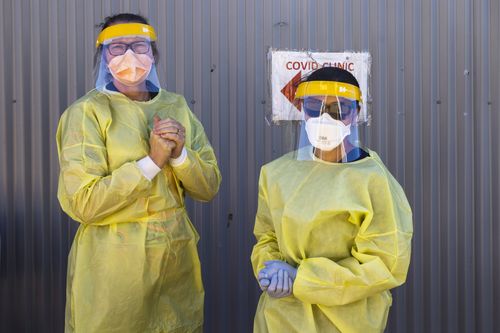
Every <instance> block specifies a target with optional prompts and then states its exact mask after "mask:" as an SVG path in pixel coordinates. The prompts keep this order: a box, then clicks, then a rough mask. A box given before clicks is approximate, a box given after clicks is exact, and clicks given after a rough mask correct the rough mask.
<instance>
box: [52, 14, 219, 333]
mask: <svg viewBox="0 0 500 333" xmlns="http://www.w3.org/2000/svg"><path fill="white" fill-rule="evenodd" d="M155 41H156V34H155V31H154V29H153V27H151V26H150V25H149V24H148V22H147V21H146V20H145V19H144V18H143V17H141V16H138V15H134V14H118V15H115V16H112V17H108V18H106V19H105V22H104V23H103V24H102V31H101V32H100V34H99V36H98V38H97V43H96V44H97V45H96V46H97V52H96V60H97V68H98V72H97V80H96V89H93V90H91V91H90V92H88V93H87V94H86V95H85V96H84V97H82V98H80V99H79V100H77V101H76V102H75V103H73V104H72V105H71V106H70V107H69V108H68V109H67V110H66V111H65V112H64V114H63V115H62V116H61V119H60V122H59V127H58V131H57V145H58V152H59V162H60V166H61V172H60V178H59V189H58V198H59V201H60V203H61V206H62V208H63V210H64V211H65V212H66V213H67V214H68V215H69V216H71V217H72V218H73V219H74V220H76V221H78V222H80V226H79V228H78V231H77V233H76V236H75V239H74V241H73V245H72V248H71V252H70V255H69V265H68V266H69V267H68V279H67V299H66V322H65V331H66V332H83V333H91V332H200V331H201V330H202V324H203V299H204V290H203V285H202V280H201V271H200V262H199V259H198V253H197V248H196V244H197V242H198V239H199V236H198V234H197V232H196V230H195V229H194V227H193V225H192V224H191V222H190V220H189V217H188V215H187V213H186V209H185V205H184V196H185V194H186V193H187V194H188V195H190V196H191V197H193V198H194V199H197V200H201V201H208V200H211V199H212V198H213V197H214V196H215V195H216V193H217V191H218V188H219V184H220V181H221V176H220V172H219V169H218V166H217V161H216V158H215V155H214V151H213V149H212V147H211V146H210V143H209V141H208V139H207V137H206V135H205V132H204V130H203V127H202V125H201V123H200V122H199V121H198V119H197V118H196V117H195V115H194V114H193V113H192V112H191V111H190V110H189V108H188V106H187V104H186V101H185V99H184V97H182V96H180V95H177V94H174V93H171V92H168V91H165V90H163V89H161V88H160V84H159V82H158V77H157V73H156V63H157V61H158V53H157V49H156V42H155Z"/></svg>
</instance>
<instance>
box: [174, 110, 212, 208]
mask: <svg viewBox="0 0 500 333" xmlns="http://www.w3.org/2000/svg"><path fill="white" fill-rule="evenodd" d="M184 104H185V103H184ZM185 108H186V112H188V113H189V114H190V123H191V124H190V127H191V136H192V139H191V143H192V144H191V146H190V147H185V148H186V152H187V158H186V160H185V161H184V162H183V163H182V164H181V165H179V166H175V167H173V171H174V173H175V176H176V177H177V178H178V179H179V180H180V182H181V183H182V187H183V188H184V190H185V191H186V192H187V193H188V194H189V195H190V196H191V197H192V198H194V199H196V200H200V201H209V200H211V199H212V198H213V197H214V196H215V195H216V194H217V192H218V191H219V186H220V182H221V174H220V171H219V167H218V165H217V159H216V157H215V153H214V150H213V148H212V146H211V145H210V142H209V141H208V138H207V136H206V134H205V131H204V129H203V126H202V124H201V123H200V121H199V120H198V119H197V118H196V117H195V116H194V114H193V113H192V112H191V111H190V110H189V108H188V107H187V105H185Z"/></svg>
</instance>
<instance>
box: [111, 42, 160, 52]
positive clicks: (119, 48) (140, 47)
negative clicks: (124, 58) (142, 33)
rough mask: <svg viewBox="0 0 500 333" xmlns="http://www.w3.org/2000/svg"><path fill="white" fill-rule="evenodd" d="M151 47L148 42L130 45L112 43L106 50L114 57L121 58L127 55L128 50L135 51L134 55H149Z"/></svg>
mask: <svg viewBox="0 0 500 333" xmlns="http://www.w3.org/2000/svg"><path fill="white" fill-rule="evenodd" d="M150 47H151V44H150V43H149V42H146V41H140V42H133V43H130V44H126V43H110V44H108V45H106V48H107V49H108V52H109V54H111V55H114V56H119V55H123V54H125V52H127V50H128V49H131V50H132V51H134V53H137V54H144V53H148V52H149V49H150Z"/></svg>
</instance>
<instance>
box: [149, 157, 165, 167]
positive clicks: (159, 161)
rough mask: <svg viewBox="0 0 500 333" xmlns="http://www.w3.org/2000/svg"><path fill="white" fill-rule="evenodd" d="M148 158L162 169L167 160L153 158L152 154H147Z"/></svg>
mask: <svg viewBox="0 0 500 333" xmlns="http://www.w3.org/2000/svg"><path fill="white" fill-rule="evenodd" d="M149 158H151V159H152V160H153V162H154V163H155V164H156V165H157V166H158V167H159V168H160V169H162V168H163V167H164V166H165V164H166V163H167V160H166V159H165V158H161V157H158V156H155V155H154V154H149Z"/></svg>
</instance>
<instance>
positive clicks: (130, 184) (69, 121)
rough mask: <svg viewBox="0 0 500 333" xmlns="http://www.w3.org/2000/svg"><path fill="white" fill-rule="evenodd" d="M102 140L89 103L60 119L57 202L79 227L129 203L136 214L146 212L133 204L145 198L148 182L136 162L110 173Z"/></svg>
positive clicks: (149, 185) (141, 203) (101, 134)
mask: <svg viewBox="0 0 500 333" xmlns="http://www.w3.org/2000/svg"><path fill="white" fill-rule="evenodd" d="M105 140H106V139H105V135H104V133H103V130H102V129H101V127H100V126H99V122H98V120H97V116H96V114H95V112H94V110H93V106H92V104H91V103H88V102H79V103H77V104H75V105H73V106H71V107H70V108H69V109H68V110H66V112H65V113H64V114H63V115H62V116H61V119H60V121H59V126H58V129H57V146H58V153H59V163H60V168H61V170H60V175H59V188H58V199H59V201H60V203H61V206H62V208H63V210H64V211H65V212H66V213H67V214H68V215H69V216H70V217H71V218H73V219H74V220H76V221H78V222H81V223H85V224H93V223H95V222H98V221H99V220H101V219H103V218H104V217H106V216H108V215H110V214H113V213H115V212H116V211H118V210H120V209H123V208H124V207H126V206H128V205H130V204H131V203H134V204H135V209H136V210H137V211H140V210H144V211H147V201H146V200H143V201H142V202H141V201H138V202H135V201H137V199H138V198H139V197H141V196H147V194H148V193H149V190H150V188H151V182H150V181H149V180H148V179H147V178H146V177H144V176H143V174H142V172H141V170H140V169H139V167H138V166H137V164H136V162H135V161H131V162H127V163H124V164H123V165H121V166H120V167H119V168H117V169H115V170H113V171H111V172H110V170H109V168H108V163H107V151H106V145H105Z"/></svg>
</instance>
